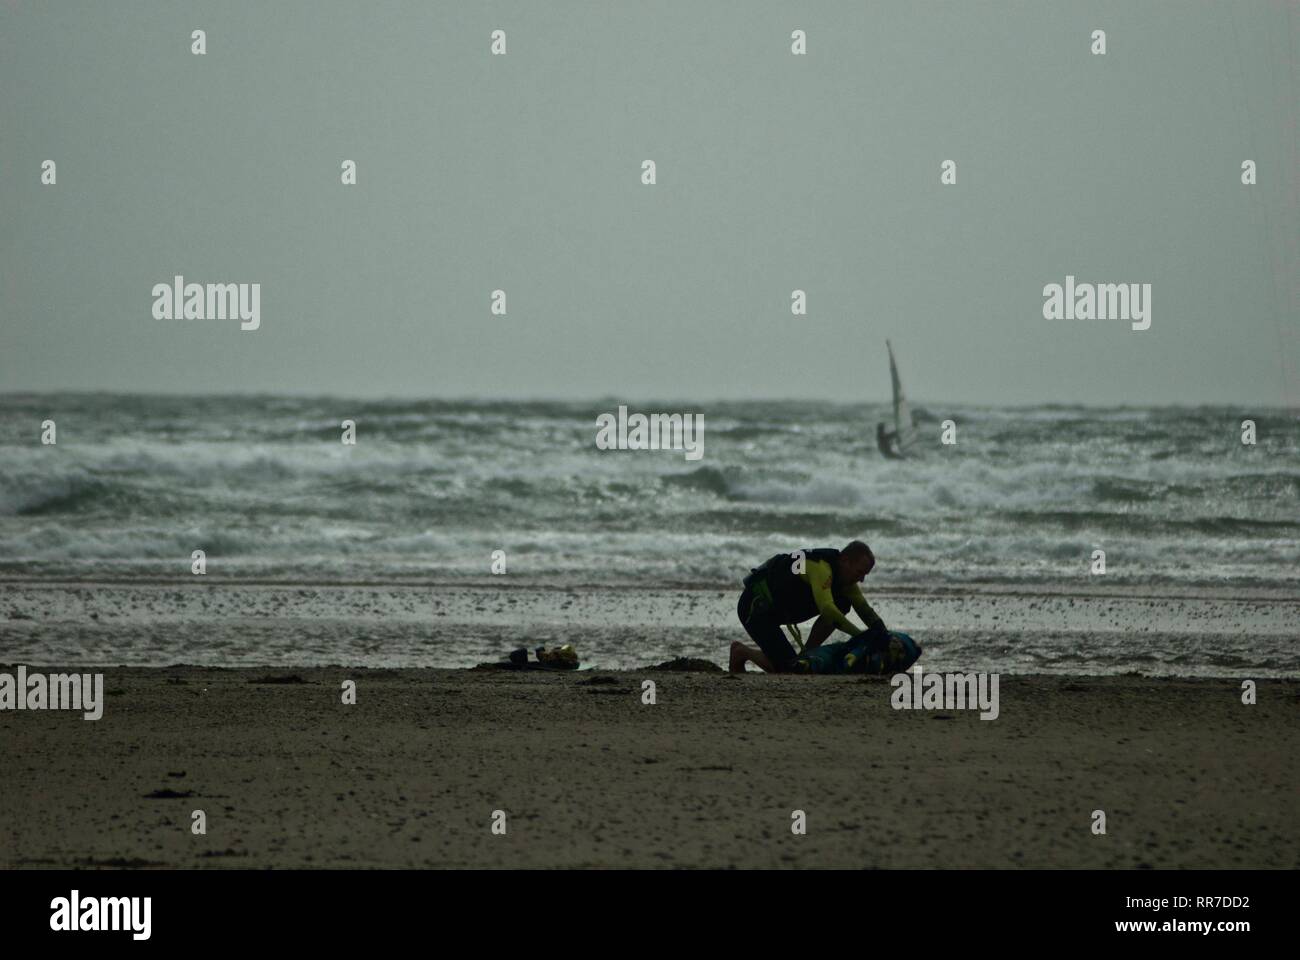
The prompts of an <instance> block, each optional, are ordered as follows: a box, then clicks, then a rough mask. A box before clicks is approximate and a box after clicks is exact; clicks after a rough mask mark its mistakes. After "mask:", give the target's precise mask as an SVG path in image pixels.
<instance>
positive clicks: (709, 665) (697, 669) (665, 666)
mask: <svg viewBox="0 0 1300 960" xmlns="http://www.w3.org/2000/svg"><path fill="white" fill-rule="evenodd" d="M646 669H647V670H664V671H673V672H676V673H723V672H724V671H723V669H722V668H721V667H720V666H718V665H717V664H716V663H714V662H713V661H712V660H700V659H699V658H698V657H674V658H673V659H672V660H666V661H664V662H663V663H660V664H657V665H656V666H653V667H646Z"/></svg>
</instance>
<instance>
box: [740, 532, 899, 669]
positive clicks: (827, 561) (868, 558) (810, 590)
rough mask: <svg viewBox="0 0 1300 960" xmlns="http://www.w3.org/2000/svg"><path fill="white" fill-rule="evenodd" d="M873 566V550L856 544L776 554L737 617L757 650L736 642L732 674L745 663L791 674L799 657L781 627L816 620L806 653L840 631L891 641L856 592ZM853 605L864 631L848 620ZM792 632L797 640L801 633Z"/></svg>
mask: <svg viewBox="0 0 1300 960" xmlns="http://www.w3.org/2000/svg"><path fill="white" fill-rule="evenodd" d="M875 565H876V558H875V556H874V555H873V554H872V552H871V548H870V547H868V546H867V545H866V544H865V543H863V542H862V541H861V540H854V541H853V542H852V543H850V544H849V545H848V546H846V547H845V548H844V549H843V550H833V549H830V548H826V549H821V550H796V551H795V552H794V553H778V554H777V555H776V556H775V557H773V558H772V559H771V560H768V561H767V563H765V564H763V565H762V566H761V567H758V568H757V569H755V570H752V571H750V574H749V576H747V577H746V578H745V591H744V592H743V593H742V594H741V595H740V603H739V605H738V606H737V607H736V615H737V616H738V617H740V622H741V623H743V624H744V625H745V632H746V633H748V634H749V635H750V637H751V638H752V639H753V640H754V642H755V643H757V644H758V646H757V647H750V646H746V645H745V644H743V643H741V642H740V641H739V640H737V641H735V642H734V643H732V645H731V658H730V659H731V662H730V669H731V672H732V673H743V672H744V671H745V664H746V663H753V664H756V665H757V666H758V667H759V668H760V669H762V670H766V671H767V672H768V673H782V672H786V671H789V670H791V669H792V668H793V667H794V664H795V660H796V658H797V656H798V654H796V653H795V650H794V647H792V646H790V641H788V640H787V639H786V638H785V634H784V633H782V632H781V625H782V624H799V623H802V622H803V621H805V620H809V619H811V618H812V617H816V618H817V622H816V623H814V624H813V626H812V630H811V631H810V632H809V634H808V642H807V644H805V646H804V650H805V651H807V650H814V649H816V648H817V647H819V646H820V645H821V643H822V641H824V640H825V639H826V638H827V637H829V636H830V635H831V631H832V630H834V629H836V628H837V627H838V628H839V629H840V630H843V631H844V632H845V633H847V634H848V635H849V636H851V637H856V636H858V635H859V634H862V633H866V634H867V635H868V636H869V637H871V638H872V639H879V640H881V641H882V642H888V640H889V631H888V630H886V629H885V624H884V622H883V621H882V620H881V619H880V617H878V616H877V615H876V611H874V610H872V609H871V607H870V606H869V605H868V604H867V601H866V598H864V597H863V596H862V590H861V589H860V588H859V587H858V584H859V583H861V582H862V581H863V579H864V578H865V577H866V575H867V574H868V573H870V572H871V568H872V567H874V566H875ZM850 606H852V607H853V609H854V610H856V611H857V613H858V616H859V617H861V618H862V622H863V623H865V624H866V625H867V626H866V629H865V630H864V629H863V628H861V627H859V626H857V625H856V624H854V623H853V621H851V620H849V618H848V617H846V616H845V615H844V614H845V613H846V612H847V611H848V609H849V607H850ZM792 629H793V630H794V633H795V635H796V636H798V628H797V627H793V628H792Z"/></svg>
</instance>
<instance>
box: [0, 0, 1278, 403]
mask: <svg viewBox="0 0 1300 960" xmlns="http://www.w3.org/2000/svg"><path fill="white" fill-rule="evenodd" d="M1298 22H1300V5H1297V4H1295V3H1291V2H1269V0H1250V2H1232V3H1229V2H1213V3H1210V2H1187V0H1178V2H1134V0H1124V2H1114V3H1098V2H1079V0H1069V2H1060V3H1058V2H1032V3H1031V2H1024V3H1008V2H1002V0H997V2H965V0H962V2H953V3H938V2H921V3H904V2H898V0H872V2H862V0H852V2H826V0H817V2H806V3H798V2H782V3H773V2H720V0H684V2H639V3H631V2H625V0H608V2H595V0H592V2H573V0H565V2H539V0H528V2H519V3H503V2H469V0H463V2H456V3H432V2H421V3H415V2H412V3H392V2H384V0H374V2H347V3H343V2H324V0H311V2H280V0H277V2H275V3H269V4H262V3H252V2H248V3H183V2H182V3H176V2H114V3H108V2H87V3H69V2H58V0H50V2H23V0H0V284H2V290H0V391H18V390H22V391H26V390H62V389H106V390H117V391H133V390H143V391H151V392H152V391H166V392H196V393H225V392H252V391H257V392H263V391H266V392H288V393H339V394H346V395H361V396H397V395H432V396H471V397H474V396H477V397H485V398H487V397H539V398H540V397H572V398H587V397H605V396H614V397H619V396H625V397H627V398H629V399H637V398H682V399H693V398H694V399H715V398H746V397H823V396H836V397H840V398H842V399H844V400H850V401H851V400H872V401H884V400H886V399H887V397H888V368H887V363H886V360H885V357H884V340H885V338H886V337H889V338H891V339H892V340H893V341H894V344H895V346H896V348H897V349H898V352H899V357H900V363H901V365H902V368H903V373H904V376H905V380H906V383H907V386H908V389H909V393H910V394H911V395H912V396H913V398H914V399H916V400H918V401H921V402H925V401H927V400H931V401H949V402H975V403H1031V402H1062V403H1071V402H1078V403H1097V404H1106V405H1110V404H1129V403H1132V404H1145V403H1200V402H1210V403H1252V404H1267V405H1291V406H1293V405H1295V404H1296V402H1297V398H1298V397H1300V388H1298V385H1297V383H1296V376H1297V374H1296V371H1297V369H1298V368H1300V363H1298V362H1297V358H1298V356H1300V334H1298V328H1300V316H1298V314H1300V301H1298V300H1297V284H1298V282H1300V281H1298V280H1297V277H1298V276H1300V266H1298V264H1297V235H1298V234H1300V216H1298V214H1297V210H1298V204H1300V201H1298V199H1297V198H1298V195H1300V189H1298V181H1297V177H1298V176H1300V174H1298V170H1300V166H1298V165H1297V156H1296V103H1297V98H1298V97H1300V88H1298V87H1297V69H1296V63H1295V61H1296V57H1297V23H1298ZM194 29H203V30H205V31H206V33H207V53H206V55H204V56H195V55H193V54H192V53H191V52H190V44H191V40H190V34H191V31H192V30H194ZM494 29H502V30H504V31H506V37H507V51H508V52H507V54H506V55H505V56H492V55H490V52H489V43H490V40H489V35H490V33H491V31H492V30H494ZM795 29H802V30H805V31H806V32H807V37H808V41H807V43H808V52H807V55H806V56H793V55H792V54H791V52H790V44H791V40H790V35H791V31H793V30H795ZM1094 29H1103V30H1105V31H1106V38H1107V53H1106V55H1105V56H1094V55H1092V53H1091V52H1090V46H1091V39H1090V34H1091V32H1092V31H1093V30H1094ZM646 159H652V160H654V161H655V163H656V164H657V173H658V183H657V184H656V185H654V186H643V185H642V184H641V182H640V174H641V163H642V161H643V160H646ZM45 160H54V161H55V162H56V163H57V177H58V181H57V184H56V185H55V186H43V185H41V183H40V175H41V164H42V162H43V161H45ZM344 160H355V161H356V163H357V165H358V184H357V185H356V186H343V185H342V184H341V183H340V164H341V163H342V162H343V161H344ZM944 160H953V161H955V162H956V164H957V184H956V185H955V186H943V185H941V184H940V182H939V175H940V164H941V162H942V161H944ZM1243 160H1254V161H1255V162H1256V163H1257V164H1258V179H1259V182H1258V184H1257V185H1256V186H1250V187H1247V186H1242V184H1241V182H1240V178H1241V163H1242V161H1243ZM178 273H179V274H183V275H184V276H185V278H186V280H187V281H197V282H200V283H209V282H237V283H238V282H242V283H251V282H258V283H260V284H261V285H262V300H261V316H262V326H261V329H260V330H258V331H256V332H241V331H240V330H239V326H238V323H237V322H236V321H221V320H206V321H197V320H191V321H185V320H156V319H154V318H153V316H152V313H151V307H152V296H151V289H152V287H153V285H154V284H155V283H158V282H170V280H171V278H172V277H173V276H174V275H175V274H178ZM1067 274H1073V275H1074V276H1075V277H1077V278H1078V279H1079V280H1080V281H1092V282H1098V283H1104V282H1149V283H1151V284H1152V285H1153V290H1152V324H1151V328H1150V330H1147V331H1145V332H1133V331H1131V330H1130V329H1129V325H1128V323H1126V322H1124V321H1122V320H1092V321H1087V320H1082V321H1080V320H1076V321H1066V320H1045V319H1044V318H1043V316H1042V304H1043V296H1042V289H1043V286H1044V285H1045V284H1048V283H1053V282H1056V283H1062V282H1064V280H1065V277H1066V275H1067ZM496 288H500V289H503V290H505V291H506V294H507V297H508V315H507V316H505V317H496V316H492V315H491V314H490V313H489V296H490V293H491V291H492V290H493V289H496ZM794 289H802V290H805V291H806V292H807V295H808V315H807V316H806V317H795V316H792V315H791V312H790V295H791V291H792V290H794Z"/></svg>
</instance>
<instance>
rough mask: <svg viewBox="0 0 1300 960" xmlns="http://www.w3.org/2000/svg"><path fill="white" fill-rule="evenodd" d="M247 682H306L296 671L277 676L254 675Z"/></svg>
mask: <svg viewBox="0 0 1300 960" xmlns="http://www.w3.org/2000/svg"><path fill="white" fill-rule="evenodd" d="M248 682H249V683H306V682H307V681H306V680H304V679H303V678H302V677H300V676H298V674H296V673H288V674H284V675H283V676H279V677H254V678H252V679H251V680H249V681H248Z"/></svg>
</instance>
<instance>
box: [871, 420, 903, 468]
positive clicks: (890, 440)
mask: <svg viewBox="0 0 1300 960" xmlns="http://www.w3.org/2000/svg"><path fill="white" fill-rule="evenodd" d="M876 446H878V447H879V448H880V452H881V453H882V454H884V455H885V456H886V457H887V458H888V459H890V460H902V459H903V455H902V453H900V452H899V450H898V431H896V430H890V429H889V428H888V427H886V426H885V425H884V424H883V423H877V424H876Z"/></svg>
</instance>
